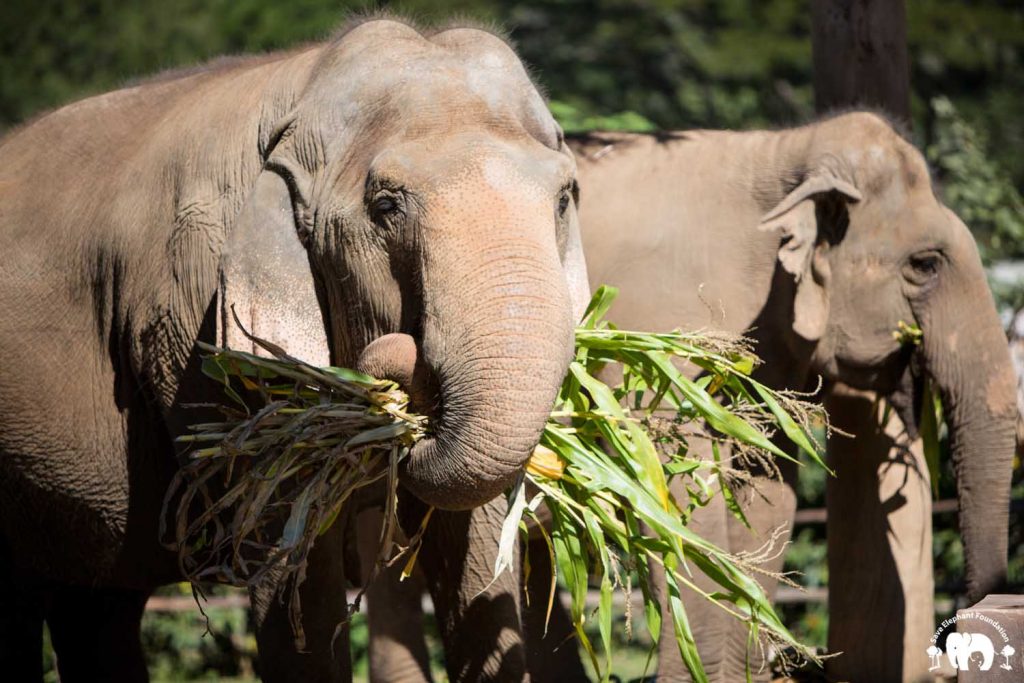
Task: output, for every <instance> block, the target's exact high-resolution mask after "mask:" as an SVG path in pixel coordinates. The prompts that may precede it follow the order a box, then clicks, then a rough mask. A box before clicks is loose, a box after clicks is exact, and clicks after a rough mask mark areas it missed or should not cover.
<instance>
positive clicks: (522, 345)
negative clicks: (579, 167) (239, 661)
mask: <svg viewBox="0 0 1024 683" xmlns="http://www.w3.org/2000/svg"><path fill="white" fill-rule="evenodd" d="M575 173H576V170H575V162H574V158H573V155H572V153H571V152H570V151H569V150H568V148H567V146H566V143H565V139H564V136H563V134H562V131H561V129H560V128H559V126H558V125H557V124H556V122H555V121H554V119H553V118H552V117H551V115H550V113H549V112H548V110H547V107H546V104H545V102H544V100H543V98H542V97H541V95H540V94H539V93H538V91H537V89H536V88H535V87H534V85H533V83H532V82H531V80H530V78H529V76H528V75H527V72H526V70H525V69H524V67H523V65H522V64H521V62H520V61H519V59H518V57H517V56H516V54H515V52H514V51H513V49H512V48H511V47H510V46H509V45H508V43H507V42H506V41H505V40H504V39H503V38H501V37H500V36H498V35H496V34H494V33H493V32H491V31H489V30H486V29H482V28H476V27H472V26H451V27H442V28H438V29H429V30H428V29H424V28H419V27H417V26H415V25H413V24H412V23H409V22H405V21H402V20H398V19H393V18H387V17H371V18H368V19H365V20H358V21H353V22H350V23H349V24H348V25H346V26H345V27H344V28H343V29H342V30H340V31H339V32H338V33H337V34H336V35H334V36H333V37H331V38H330V39H329V40H326V41H324V42H321V43H316V44H311V45H307V46H303V47H301V48H298V49H294V50H291V51H286V52H278V53H271V54H266V55H261V56H249V57H238V58H230V59H221V60H216V61H213V62H211V63H209V64H206V65H203V66H200V67H198V68H195V69H188V70H184V71H178V72H171V73H167V74H163V75H161V76H159V77H156V78H154V79H151V80H148V81H143V82H141V83H139V84H136V85H133V86H130V87H127V88H125V89H122V90H118V91H114V92H110V93H107V94H103V95H98V96H96V97H92V98H88V99H85V100H82V101H80V102H77V103H74V104H71V105H68V106H65V107H63V108H61V109H58V110H56V111H54V112H52V113H49V114H47V115H44V116H42V117H40V118H38V119H36V120H34V121H32V122H30V123H28V124H26V125H25V126H23V127H22V128H20V129H17V130H15V131H13V132H12V133H11V134H10V135H8V136H7V137H6V138H5V139H4V140H3V141H2V142H0V250H2V251H3V253H4V255H5V256H4V260H3V265H2V266H0V357H2V358H3V361H2V365H0V577H2V578H3V583H4V591H3V595H2V597H0V634H2V637H0V670H2V671H4V675H5V676H11V677H13V678H14V679H15V680H19V681H31V680H41V677H42V672H41V666H42V664H41V662H42V658H41V647H42V631H43V624H44V622H45V623H46V624H47V625H48V626H49V629H50V633H51V635H52V641H53V645H54V648H55V650H56V654H57V657H58V667H59V671H60V675H61V678H62V680H65V681H71V682H73V681H82V680H109V681H143V680H146V679H147V672H146V668H145V663H144V659H143V653H142V650H141V645H140V643H139V624H140V620H141V617H142V612H143V609H144V605H145V603H146V600H147V598H148V596H149V595H150V593H151V592H152V591H153V590H154V589H155V588H156V587H158V586H160V585H162V584H166V583H168V582H174V581H180V580H182V578H183V577H182V576H181V573H180V570H179V568H178V565H177V561H176V558H175V555H174V553H173V552H171V551H170V550H168V549H166V548H164V547H163V546H162V545H161V539H160V538H158V520H159V515H160V509H161V503H162V499H163V497H164V493H165V491H166V490H167V487H168V484H169V482H170V481H171V479H172V477H173V475H174V474H175V473H176V471H177V470H178V468H179V465H180V463H181V458H182V457H184V454H183V452H182V451H181V448H179V447H178V446H176V445H175V443H174V441H173V437H174V436H175V435H176V434H180V433H182V432H183V430H185V429H186V428H187V426H188V425H189V424H193V423H195V422H197V421H203V418H204V417H209V416H207V415H206V414H205V413H204V412H203V410H201V409H196V408H192V407H189V406H194V405H196V404H203V403H208V402H210V401H218V400H220V399H223V394H222V393H221V391H220V390H219V389H218V388H217V387H216V386H214V383H212V382H209V381H208V380H205V379H204V378H202V376H201V374H200V365H201V360H202V359H201V351H200V348H199V346H198V343H199V342H207V343H211V344H212V343H219V344H222V345H229V346H231V347H234V348H240V349H243V350H253V351H256V349H255V347H254V345H253V342H252V341H250V339H249V338H248V337H247V336H245V333H244V331H243V329H242V328H245V329H247V330H249V331H251V332H252V333H254V334H255V335H257V336H259V337H262V338H264V339H267V340H269V341H271V342H273V343H275V344H277V345H279V346H281V347H283V348H285V349H286V350H287V351H288V352H289V353H290V354H292V355H294V356H297V357H300V358H302V359H304V360H306V361H308V362H311V363H316V364H326V363H331V364H334V365H341V366H347V367H354V366H355V365H357V364H358V365H359V367H361V368H363V369H368V370H372V371H374V372H376V373H378V374H379V375H380V376H383V377H390V378H395V379H398V380H399V381H402V382H405V383H406V384H407V385H408V386H407V388H408V389H409V390H410V393H411V394H412V395H413V396H414V400H417V397H419V398H418V400H419V403H418V404H417V406H416V407H417V409H420V410H423V411H424V412H430V414H431V415H432V416H433V418H434V420H433V425H434V427H433V431H432V433H431V435H429V436H428V437H426V438H424V439H422V440H420V441H419V442H417V444H416V445H415V447H414V448H413V449H412V452H411V453H410V455H409V457H408V458H407V459H406V460H405V461H403V463H402V466H401V469H400V472H399V478H400V482H401V486H402V491H403V493H402V497H401V501H402V506H403V510H404V511H403V513H402V514H403V519H406V520H407V521H408V520H410V519H412V520H413V522H412V523H415V516H416V514H419V513H422V511H423V510H425V509H426V506H428V505H429V506H435V507H436V512H435V514H434V516H433V518H432V520H431V524H430V527H429V530H428V533H427V534H426V535H425V537H424V540H423V547H422V550H421V565H422V567H423V569H424V572H425V577H426V581H427V583H428V585H429V587H430V589H431V591H432V593H433V597H434V601H435V604H436V605H437V609H438V613H439V615H441V616H442V617H443V624H444V628H443V636H444V639H445V641H446V643H447V644H448V645H449V647H450V653H449V654H450V657H449V668H450V669H451V670H452V671H453V675H452V679H453V680H489V679H496V678H500V679H501V680H520V679H522V678H523V677H524V676H525V654H524V652H523V647H522V643H521V638H520V634H519V631H518V629H516V628H513V629H508V630H498V631H487V632H481V631H473V632H472V633H470V634H469V635H468V636H467V634H466V633H464V632H463V631H461V630H460V629H462V628H463V624H464V623H466V622H465V621H464V619H463V617H464V616H465V615H466V614H467V613H473V614H477V613H481V614H483V613H494V614H498V615H503V617H507V618H508V619H509V620H511V622H512V623H513V624H515V623H518V620H519V602H518V601H519V587H518V582H517V581H514V580H508V581H504V582H496V583H493V584H492V583H491V582H490V581H489V578H490V577H488V576H487V573H488V572H487V571H485V570H483V569H481V567H478V566H477V564H478V563H480V562H484V563H486V562H489V559H488V558H487V557H485V556H486V555H487V552H486V549H487V548H489V547H490V546H489V545H488V544H489V543H490V542H491V538H490V537H489V535H488V533H489V531H488V530H489V529H490V528H491V527H493V522H494V520H495V519H496V518H497V519H500V516H502V515H503V514H504V511H505V507H504V506H505V501H504V497H503V496H500V495H498V494H500V493H501V492H502V491H503V490H504V489H505V488H506V487H508V486H509V485H510V483H511V482H512V481H513V480H514V479H515V478H516V477H517V476H518V475H519V473H520V472H521V470H522V466H523V464H524V463H525V461H526V460H527V459H528V457H529V456H530V454H531V452H532V449H533V448H534V446H535V445H536V443H537V441H538V440H539V436H540V432H541V430H542V428H543V425H544V423H545V420H546V419H547V417H548V414H549V411H550V408H551V405H552V404H553V401H554V399H555V396H556V393H557V390H558V387H559V386H560V384H561V382H562V379H563V377H564V375H565V372H566V370H567V367H568V364H569V360H570V358H571V356H572V352H573V324H574V320H575V319H576V318H577V316H578V315H579V312H580V311H581V310H582V307H583V306H585V304H586V302H587V299H588V293H587V292H588V290H587V276H586V268H585V261H584V259H583V255H582V248H581V245H580V238H579V230H578V219H577V213H576V212H577V196H578V191H577V183H576V179H575ZM236 316H237V317H236ZM236 321H237V322H236ZM427 391H430V392H431V393H429V394H427V393H425V392H427ZM378 504H379V503H378ZM354 545H355V544H354V543H353V539H352V536H351V534H350V533H349V532H348V531H347V530H346V525H345V524H342V523H340V522H339V523H337V524H335V525H334V526H333V527H332V528H331V530H330V531H329V532H328V533H327V534H325V535H324V536H322V537H321V538H320V540H319V541H318V543H317V545H316V546H315V548H314V550H313V552H312V553H311V554H310V558H309V565H308V571H307V575H306V578H305V581H304V583H303V584H302V585H301V595H302V597H303V601H302V605H303V615H302V626H303V630H304V632H305V649H303V650H300V648H299V647H298V646H297V644H296V641H295V638H293V632H292V628H291V626H292V625H291V624H290V623H289V621H288V617H287V615H288V608H287V604H286V601H285V600H284V599H283V598H281V599H278V597H277V596H276V594H275V589H276V586H274V585H273V584H268V585H262V586H259V587H257V588H256V589H255V590H253V591H252V600H253V605H254V613H255V616H256V623H257V641H258V645H259V649H260V673H261V675H262V676H263V678H264V679H265V680H269V681H283V680H288V681H292V680H303V681H337V680H346V679H349V678H350V677H351V671H350V665H349V661H348V660H349V655H348V647H347V631H346V629H345V628H338V627H339V625H340V624H342V623H343V622H344V620H345V618H346V617H347V606H346V604H345V597H344V596H345V588H346V587H347V580H348V579H352V578H354V577H353V576H352V570H351V567H352V566H353V565H354V564H356V563H353V562H352V561H351V560H352V559H353V557H352V552H353V550H352V549H353V547H354ZM481 547H483V548H484V549H485V550H481V549H480V548H481ZM488 566H489V565H488ZM488 586H490V587H488ZM484 588H487V590H486V591H484V590H483V589H484ZM336 628H337V632H336ZM336 636H337V637H336ZM464 636H466V637H467V638H470V637H471V640H472V643H473V645H474V647H472V648H469V647H462V648H460V647H459V646H458V645H459V643H461V642H463V641H462V640H461V639H462V638H463V637H464ZM467 642H468V641H467Z"/></svg>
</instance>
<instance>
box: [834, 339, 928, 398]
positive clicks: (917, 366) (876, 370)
mask: <svg viewBox="0 0 1024 683" xmlns="http://www.w3.org/2000/svg"><path fill="white" fill-rule="evenodd" d="M916 358H919V354H918V353H917V347H915V346H901V347H899V348H898V349H896V350H895V351H892V352H891V353H889V354H888V355H886V356H884V357H883V358H881V359H880V360H872V361H861V360H856V359H850V358H836V359H835V363H834V373H833V374H834V376H833V377H830V378H829V379H833V380H836V381H839V382H842V383H843V384H846V385H848V386H851V387H853V388H854V389H861V390H864V391H874V392H876V393H878V394H880V395H882V396H887V397H888V396H891V395H893V394H894V393H896V392H899V391H901V390H905V389H906V388H907V385H906V384H905V382H906V381H907V380H906V375H907V374H908V373H911V374H913V375H920V374H923V371H922V370H921V363H920V362H919V361H917V360H915V359H916Z"/></svg>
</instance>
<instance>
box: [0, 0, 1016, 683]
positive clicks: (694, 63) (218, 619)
mask: <svg viewBox="0 0 1024 683" xmlns="http://www.w3.org/2000/svg"><path fill="white" fill-rule="evenodd" d="M809 2H810V0H541V1H534V2H526V1H506V2H499V1H498V0H405V1H403V2H380V3H376V4H371V3H367V2H346V1H343V0H289V1H288V2H281V1H280V0H134V1H131V2H129V1H128V0H122V1H120V2H118V1H115V0H5V2H3V3H0V27H3V30H2V31H0V133H2V132H3V131H4V130H6V129H9V128H10V127H12V126H15V125H17V124H18V123H19V122H22V121H25V120H26V119H28V118H30V117H32V116H34V115H36V114H38V113H40V112H42V111H45V110H47V109H49V108H52V107H55V106H58V105H60V104H63V103H66V102H68V101H70V100H73V99H76V98H80V97H84V96H87V95H90V94H94V93H99V92H103V91H105V90H109V89H112V88H116V87H119V86H121V85H123V84H125V83H127V82H129V81H131V80H132V79H134V78H139V77H143V76H146V75H148V74H152V73H154V72H157V71H160V70H162V69H167V68H172V67H176V66H182V65H189V64H194V63H197V62H200V61H202V60H205V59H207V58H210V57H213V56H216V55H221V54H229V53H240V52H251V51H266V50H272V49H276V48H281V47H287V46H291V45H295V44H297V43H301V42H304V41H311V40H317V39H320V38H323V37H326V36H329V35H330V34H331V32H332V31H333V30H334V29H335V27H337V26H338V24H339V23H340V22H341V21H343V19H344V17H345V16H346V14H347V13H349V12H352V11H362V10H366V9H374V8H387V9H391V10H394V11H397V12H402V13H406V14H410V15H411V16H413V17H415V18H419V19H423V20H426V21H440V20H446V19H448V18H450V17H452V16H453V15H456V16H464V17H468V18H471V19H473V20H475V21H484V22H493V23H495V24H498V25H500V26H503V27H504V28H505V29H506V30H507V31H508V32H509V34H510V35H511V38H512V39H513V41H514V42H515V43H516V45H517V46H518V48H519V51H520V54H521V55H522V56H523V58H524V60H525V61H526V62H527V63H528V64H529V65H530V66H531V67H532V68H533V71H534V73H535V76H536V78H537V80H538V81H539V82H540V83H541V84H542V85H543V87H544V88H545V89H546V91H547V92H548V94H549V95H550V97H551V109H552V111H553V112H554V114H555V115H556V116H557V117H558V119H559V120H560V121H561V123H562V125H563V126H564V127H565V128H566V130H568V131H578V130H586V129H591V128H622V129H631V130H654V129H678V128H696V127H713V128H754V127H778V126H786V125H794V124H799V123H802V122H805V121H807V120H810V119H811V118H812V116H813V111H814V104H813V92H812V87H811V82H812V78H811V76H812V60H811V38H810V35H811V21H810V13H809ZM907 25H908V44H909V51H910V60H911V87H912V112H913V121H911V122H908V123H909V124H910V127H911V131H912V132H911V134H912V136H913V138H914V140H915V142H916V143H917V144H918V146H919V147H920V148H921V149H922V150H924V151H925V153H926V156H927V158H928V160H929V161H930V163H931V164H932V166H933V169H934V175H935V179H936V180H937V181H938V183H939V187H940V189H941V192H942V193H943V195H944V198H945V200H946V202H947V203H948V204H949V205H950V206H951V207H952V208H954V209H955V210H956V211H957V213H959V215H960V216H961V217H962V218H963V219H964V220H965V222H967V224H968V225H969V226H970V227H971V229H972V230H973V231H974V232H975V235H976V236H977V238H978V242H979V245H980V247H981V250H982V254H983V258H984V259H985V260H986V262H987V263H989V264H993V263H997V262H1001V263H999V266H1000V268H996V269H994V270H993V272H997V273H1002V275H998V276H997V277H995V278H994V282H993V288H994V290H995V292H996V295H997V298H998V299H999V300H1000V302H1001V304H1002V305H1003V307H1004V310H1005V311H1006V313H1007V320H1009V317H1010V315H1011V314H1012V313H1013V312H1015V311H1016V310H1018V309H1020V308H1021V307H1024V287H1022V286H1021V284H1020V278H1021V275H1020V273H1021V272H1022V271H1024V268H1020V267H1017V266H1014V265H1013V264H1012V263H1009V264H1008V263H1007V262H1012V261H1016V260H1019V259H1022V258H1024V201H1022V199H1021V188H1022V187H1024V155H1022V154H1021V149H1022V145H1024V96H1022V93H1024V4H1022V3H1021V2H1020V0H975V1H974V2H971V3H964V2H960V1H958V0H907ZM1018 464H1019V463H1018ZM805 471H806V472H810V473H814V472H816V470H815V469H814V468H805ZM1018 475H1019V468H1018ZM823 491H824V483H823V481H822V480H821V478H820V477H818V478H810V479H806V480H805V481H803V482H801V486H800V496H801V504H802V505H804V506H820V505H821V504H822V503H823V499H822V496H823ZM954 493H955V487H954V484H953V478H952V474H951V472H950V471H948V470H946V471H944V472H943V474H942V477H941V481H940V497H942V498H949V497H952V496H953V495H954ZM1014 494H1015V495H1014V497H1015V498H1017V499H1019V498H1021V497H1024V488H1022V485H1021V484H1020V483H1019V476H1018V483H1017V484H1016V486H1015V491H1014ZM1018 520H1019V518H1014V523H1013V524H1012V525H1011V536H1012V537H1011V541H1010V548H1011V553H1013V554H1014V555H1013V557H1012V558H1011V580H1012V583H1013V584H1014V585H1015V586H1016V587H1017V588H1018V589H1020V588H1021V587H1022V586H1024V538H1022V534H1024V532H1022V529H1021V525H1020V524H1019V521H1018ZM935 521H936V531H935V556H936V586H937V589H938V592H939V596H938V597H939V600H938V603H937V604H938V609H939V611H940V616H945V615H946V614H948V613H949V611H950V610H951V609H952V608H953V607H954V602H953V600H952V597H953V596H954V595H955V594H956V592H957V591H958V590H959V588H960V584H961V581H962V569H963V567H962V564H963V560H962V555H961V552H960V546H959V540H958V536H957V532H956V530H955V515H950V514H947V515H939V516H937V517H936V520H935ZM823 539H824V527H823V526H821V525H808V526H804V527H802V528H798V529H797V530H796V533H795V535H794V543H793V545H792V546H791V548H790V551H789V554H788V562H787V566H788V567H789V568H791V569H794V570H798V571H800V572H802V578H801V579H800V581H801V583H803V584H804V585H806V586H809V587H812V588H815V587H825V586H827V582H828V576H827V570H826V568H825V564H824V559H825V557H824V556H825V548H824V543H823ZM182 590H183V589H182V588H180V587H168V588H166V589H164V591H163V592H162V593H163V594H164V595H169V596H174V595H181V594H182ZM228 592H230V591H228V589H217V590H216V591H215V594H218V595H223V594H225V593H228ZM186 594H187V593H186ZM783 612H784V614H785V616H786V618H787V621H788V623H789V624H790V625H791V626H792V627H793V628H794V630H795V631H796V632H797V633H798V635H800V636H802V637H804V638H805V639H806V640H807V641H808V642H810V643H813V644H817V645H824V642H825V635H826V632H827V623H828V622H827V613H826V611H825V609H824V605H823V604H820V603H814V602H810V603H800V604H793V605H786V606H784V607H783ZM205 625H206V624H205V621H204V620H203V618H202V616H201V615H199V614H198V612H197V611H195V610H192V611H189V612H151V613H149V614H148V615H147V617H146V621H145V626H144V638H145V643H146V645H147V649H148V652H149V655H150V658H151V670H152V673H153V676H154V679H155V680H168V681H169V680H190V679H202V678H213V679H240V680H247V679H250V678H251V677H252V675H253V666H254V664H253V656H254V643H253V640H252V635H251V629H250V628H249V624H248V618H247V616H246V613H245V611H244V610H242V609H240V608H234V609H211V610H210V622H209V626H210V633H208V634H206V635H204V632H205V630H206V629H205ZM620 626H621V624H620ZM353 643H354V646H355V650H356V653H357V655H358V654H359V653H363V652H365V647H366V634H365V628H364V625H363V623H362V622H361V621H360V620H359V619H357V621H356V622H355V625H354V636H353ZM435 652H436V647H435ZM646 652H647V650H646V646H645V644H637V647H636V649H635V657H632V658H631V659H630V661H627V662H623V668H624V669H625V670H624V671H623V672H622V673H623V674H626V675H625V676H624V678H628V676H631V675H638V674H639V672H640V671H642V669H643V664H644V661H645V658H646ZM360 667H362V668H360ZM364 671H365V664H361V665H360V666H357V672H364ZM627 671H628V672H629V673H628V674H627ZM633 671H635V672H636V673H635V674H634V673H632V672H633Z"/></svg>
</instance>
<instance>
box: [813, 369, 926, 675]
mask: <svg viewBox="0 0 1024 683" xmlns="http://www.w3.org/2000/svg"><path fill="white" fill-rule="evenodd" d="M825 407H826V409H827V410H828V413H829V415H830V416H831V420H832V424H833V425H835V426H836V427H838V428H839V429H842V430H843V431H845V432H848V433H850V434H854V435H856V438H855V439H848V438H844V437H842V436H835V437H833V438H832V439H830V440H829V444H828V454H829V462H830V464H831V466H832V468H833V469H834V470H835V472H836V477H835V479H830V480H829V482H828V491H827V501H828V569H829V605H828V607H829V629H828V649H829V651H831V652H844V653H846V654H843V655H840V656H838V657H835V658H832V659H829V660H827V662H826V669H827V671H828V673H829V675H830V676H834V677H837V680H838V679H842V680H855V681H856V680H871V681H879V682H880V683H882V682H884V681H909V680H917V679H918V678H919V677H926V676H927V675H928V666H929V659H928V656H927V655H926V654H925V652H924V649H923V648H922V647H921V643H925V644H927V643H928V639H929V638H930V637H931V634H932V630H933V628H934V623H933V622H934V612H933V605H932V602H933V591H934V579H933V577H932V531H931V530H932V525H931V491H930V487H929V481H928V468H927V465H926V464H925V461H924V457H923V454H922V451H921V443H920V441H917V442H915V443H913V444H909V443H907V439H906V437H905V435H903V434H902V432H903V431H904V430H903V425H902V423H901V422H900V421H899V418H898V417H896V416H895V415H894V414H893V415H892V416H891V419H890V421H889V423H888V424H887V425H885V430H882V429H881V428H880V427H879V417H880V416H879V413H878V410H877V408H876V406H875V403H874V397H873V395H867V394H864V393H859V392H854V391H852V390H848V389H844V388H841V387H837V389H836V390H833V394H832V395H830V396H829V397H827V399H826V402H825ZM901 442H902V443H901ZM869 653H870V654H869Z"/></svg>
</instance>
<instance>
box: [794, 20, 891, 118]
mask: <svg viewBox="0 0 1024 683" xmlns="http://www.w3.org/2000/svg"><path fill="white" fill-rule="evenodd" d="M811 27H812V35H813V43H812V44H813V48H814V106H815V108H816V109H817V110H818V112H819V113H823V112H827V111H830V110H833V109H841V108H848V107H867V108H872V109H881V110H883V111H885V112H886V113H888V114H889V115H890V116H893V117H895V118H897V119H900V120H902V121H903V122H904V123H906V124H909V123H910V62H909V58H908V56H907V11H906V7H905V5H904V3H903V2H902V0H813V1H812V2H811Z"/></svg>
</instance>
